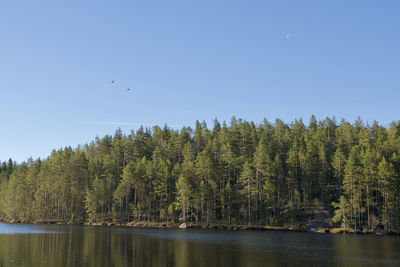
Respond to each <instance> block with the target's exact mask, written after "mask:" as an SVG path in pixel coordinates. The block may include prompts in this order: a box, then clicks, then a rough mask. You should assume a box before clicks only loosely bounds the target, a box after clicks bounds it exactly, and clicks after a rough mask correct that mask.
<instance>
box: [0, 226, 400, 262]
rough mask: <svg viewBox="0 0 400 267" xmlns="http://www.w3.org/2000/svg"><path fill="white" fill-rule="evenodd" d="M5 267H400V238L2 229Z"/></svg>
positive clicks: (0, 256) (0, 240)
mask: <svg viewBox="0 0 400 267" xmlns="http://www.w3.org/2000/svg"><path fill="white" fill-rule="evenodd" d="M3 266H29V267H42V266H45V267H50V266H57V267H63V266H77V267H78V266H85V267H86V266H87V267H90V266H93V267H103V266H123V267H124V266H185V267H186V266H206V267H212V266H400V237H393V236H375V235H365V236H359V235H328V234H326V235H324V234H312V233H291V232H251V231H243V232H233V231H207V230H169V229H168V230H166V229H130V228H118V227H95V226H88V227H86V226H58V225H51V226H46V225H11V224H4V223H0V267H3Z"/></svg>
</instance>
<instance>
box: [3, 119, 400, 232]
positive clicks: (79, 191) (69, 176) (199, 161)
mask: <svg viewBox="0 0 400 267" xmlns="http://www.w3.org/2000/svg"><path fill="white" fill-rule="evenodd" d="M321 212H325V213H327V214H328V215H329V218H331V219H332V221H330V223H332V222H333V223H337V224H338V225H339V224H342V225H346V226H347V227H352V228H354V229H360V230H365V229H367V230H375V229H382V230H386V231H398V230H399V227H400V123H399V122H393V123H392V124H391V125H390V127H387V128H386V127H383V126H381V125H379V124H378V123H373V124H372V125H365V124H364V123H363V122H362V121H361V120H360V119H359V120H357V121H355V122H354V123H353V124H351V123H349V122H346V121H341V122H340V123H338V122H336V120H335V119H330V118H327V119H325V120H323V121H317V120H316V119H315V118H314V117H312V118H311V120H310V122H309V124H308V126H306V125H305V124H304V123H303V121H302V120H298V121H295V122H293V123H291V124H286V123H284V122H282V121H281V120H276V121H275V123H270V122H268V121H266V120H265V121H263V122H262V123H261V124H258V125H256V124H254V123H253V122H247V121H244V120H241V119H235V118H232V120H231V122H230V124H229V125H227V124H226V123H220V122H218V121H217V120H215V121H214V126H213V127H212V129H208V128H207V126H206V124H205V123H204V122H203V123H200V122H196V126H195V129H191V128H190V127H187V128H186V127H184V128H182V129H181V130H179V131H176V130H172V129H170V128H168V127H167V126H165V127H163V128H161V127H158V126H155V127H153V128H152V129H150V128H146V129H144V128H140V129H139V130H137V131H135V132H134V131H132V132H131V133H130V134H129V135H124V134H123V133H122V132H121V131H120V130H117V131H116V133H115V135H114V136H105V137H103V138H101V139H100V138H96V139H95V140H94V141H93V142H91V143H90V144H87V145H84V146H79V147H77V148H71V147H67V148H64V149H60V150H54V151H53V152H52V153H51V155H50V156H49V157H47V158H46V159H37V160H32V159H29V160H27V162H22V163H19V164H17V163H15V162H13V161H12V160H9V161H8V162H3V163H1V164H0V217H1V218H3V220H17V221H22V222H33V221H46V220H47V221H50V220H52V221H61V222H71V223H83V222H103V221H116V222H129V221H152V222H184V221H185V222H193V223H198V224H213V223H220V224H244V225H276V226H280V225H302V224H305V222H306V221H307V220H310V219H313V218H314V217H315V216H317V215H318V214H320V213H321Z"/></svg>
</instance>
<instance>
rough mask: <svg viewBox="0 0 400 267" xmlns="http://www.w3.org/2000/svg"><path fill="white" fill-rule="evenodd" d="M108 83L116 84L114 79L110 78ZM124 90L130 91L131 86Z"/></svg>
mask: <svg viewBox="0 0 400 267" xmlns="http://www.w3.org/2000/svg"><path fill="white" fill-rule="evenodd" d="M110 83H112V84H116V82H115V80H112V81H111V82H110ZM126 91H127V92H129V91H131V88H127V89H126Z"/></svg>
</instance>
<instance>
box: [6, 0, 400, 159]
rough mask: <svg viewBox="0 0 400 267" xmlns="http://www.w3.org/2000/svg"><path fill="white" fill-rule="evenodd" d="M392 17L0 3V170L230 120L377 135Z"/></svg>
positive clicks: (388, 102)
mask: <svg viewBox="0 0 400 267" xmlns="http://www.w3.org/2000/svg"><path fill="white" fill-rule="evenodd" d="M399 14H400V1H378V0H375V1H368V0H367V1H365V0H363V1H361V0H360V1H327V0H326V1H306V0H303V1H281V0H279V1H278V0H277V1H266V0H260V1H256V0H254V1H253V0H251V1H243V0H242V1H236V0H227V1H223V0H217V1H215V0H213V1H204V0H202V1H187V0H182V1H175V0H168V1H165V0H163V1H142V0H140V1H138V0H130V1H128V0H125V1H123V0H116V1H110V0H107V1H99V0H96V1H64V3H61V1H41V0H35V1H1V3H0V48H1V49H0V114H1V123H0V160H1V161H4V160H7V159H8V158H10V157H11V158H13V159H15V160H17V161H19V162H21V161H23V160H26V159H27V158H28V157H29V156H32V157H34V158H37V157H42V158H43V157H46V156H47V155H49V153H50V152H51V150H52V149H53V148H56V149H58V148H62V147H64V146H67V145H71V146H73V147H75V146H77V145H78V144H84V143H86V142H90V141H91V140H93V139H94V138H95V137H96V136H100V137H102V136H104V135H105V134H112V133H114V132H115V130H116V129H117V128H118V127H119V126H120V127H121V129H122V130H123V131H124V132H125V133H129V132H130V130H131V129H137V128H138V127H139V125H140V124H143V125H145V126H150V125H154V124H159V125H164V124H165V123H167V124H168V125H170V126H172V127H174V128H177V127H181V126H184V125H185V126H190V125H193V124H194V122H195V120H205V121H206V122H207V123H208V124H209V126H212V120H213V119H214V118H218V119H219V120H220V121H223V120H226V121H229V120H230V118H231V117H232V116H233V115H235V116H236V117H240V118H244V119H246V120H253V121H255V122H256V123H259V122H261V121H262V120H263V118H264V117H265V118H267V119H268V120H270V121H274V120H275V118H281V119H283V120H284V121H286V122H291V121H293V120H294V119H297V118H300V117H301V118H303V119H304V120H305V121H306V122H308V120H309V118H310V116H311V115H312V114H315V115H316V117H317V119H324V118H325V117H326V116H329V117H331V116H336V118H337V119H338V120H340V119H341V118H345V119H346V120H348V121H351V122H353V121H354V120H355V119H356V118H357V117H358V116H360V117H361V118H362V119H363V120H364V121H365V122H367V121H368V122H372V121H373V120H377V121H378V122H380V123H381V124H383V125H387V124H388V123H389V122H391V121H393V120H399V119H400V107H399V100H400V19H399ZM111 80H115V81H116V84H111V83H110V81H111ZM128 87H129V88H132V91H130V92H127V91H126V89H127V88H128Z"/></svg>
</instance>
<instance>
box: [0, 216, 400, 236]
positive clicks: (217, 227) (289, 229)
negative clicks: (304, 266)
mask: <svg viewBox="0 0 400 267" xmlns="http://www.w3.org/2000/svg"><path fill="white" fill-rule="evenodd" d="M0 222H3V223H10V224H33V225H35V224H36V225H40V224H41V225H84V226H107V227H132V228H160V229H208V230H231V231H281V232H305V233H320V234H362V235H368V234H370V235H400V232H392V231H389V232H386V231H361V230H354V229H349V228H347V229H344V228H335V227H332V228H330V227H326V228H314V229H311V230H306V229H305V228H302V227H296V226H291V227H284V226H253V225H252V226H248V225H233V224H231V225H226V224H196V223H190V222H188V223H173V222H146V221H131V222H126V223H119V222H85V223H71V222H65V221H53V220H46V221H18V220H5V219H3V218H2V219H0Z"/></svg>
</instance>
